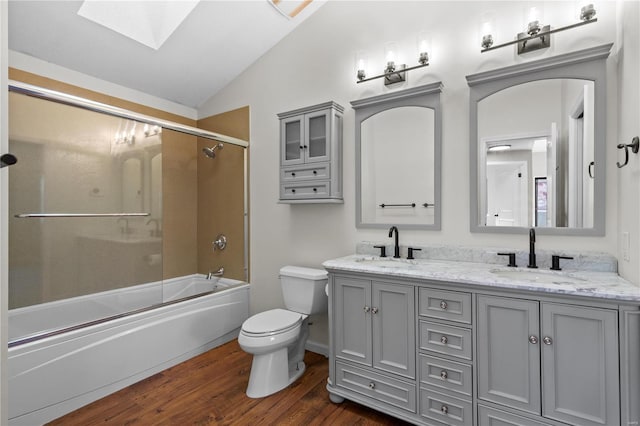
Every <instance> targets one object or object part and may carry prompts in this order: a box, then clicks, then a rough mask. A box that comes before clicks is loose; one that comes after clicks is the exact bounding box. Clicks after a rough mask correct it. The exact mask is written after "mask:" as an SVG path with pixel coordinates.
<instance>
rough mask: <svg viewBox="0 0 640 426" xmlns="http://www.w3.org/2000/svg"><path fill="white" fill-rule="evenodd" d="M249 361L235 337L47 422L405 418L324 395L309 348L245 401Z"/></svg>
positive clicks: (324, 365) (321, 365)
mask: <svg viewBox="0 0 640 426" xmlns="http://www.w3.org/2000/svg"><path fill="white" fill-rule="evenodd" d="M251 359H252V358H251V355H249V354H247V353H245V352H244V351H242V349H240V347H239V346H238V342H237V340H233V341H231V342H229V343H227V344H224V345H222V346H220V347H217V348H215V349H212V350H210V351H208V352H206V353H204V354H202V355H199V356H196V357H194V358H192V359H190V360H187V361H185V362H183V363H181V364H178V365H176V366H174V367H171V368H169V369H167V370H164V371H162V372H160V373H158V374H155V375H153V376H151V377H149V378H147V379H144V380H142V381H140V382H138V383H135V384H133V385H131V386H129V387H127V388H125V389H122V390H120V391H118V392H115V393H113V394H111V395H109V396H106V397H104V398H102V399H100V400H98V401H95V402H93V403H91V404H89V405H87V406H85V407H82V408H80V409H78V410H76V411H74V412H72V413H69V414H67V415H65V416H63V417H61V418H59V419H56V420H54V421H52V422H50V423H48V424H49V425H56V426H57V425H60V426H74V425H82V426H91V425H144V426H146V425H154V426H155V425H180V426H182V425H305V426H307V425H363V426H364V425H407V424H408V423H405V422H403V421H401V420H398V419H396V418H394V417H390V416H387V415H384V414H382V413H379V412H377V411H375V410H372V409H369V408H366V407H364V406H361V405H359V404H356V403H353V402H350V401H346V400H345V402H343V403H342V404H334V403H332V402H331V401H329V394H328V392H327V390H326V384H327V377H328V375H329V366H328V360H327V358H325V357H324V356H322V355H318V354H315V353H313V352H307V353H306V354H305V363H306V365H307V370H306V371H305V373H304V374H303V376H302V377H301V378H300V379H299V380H298V381H297V382H296V383H294V384H293V385H291V386H289V387H288V388H286V389H284V390H282V391H280V392H277V393H276V394H273V395H270V396H268V397H266V398H260V399H251V398H249V397H247V396H246V395H245V389H246V386H247V383H248V380H249V372H250V370H251ZM96 368H99V367H98V366H97V367H96Z"/></svg>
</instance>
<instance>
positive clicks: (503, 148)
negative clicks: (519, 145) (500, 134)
mask: <svg viewBox="0 0 640 426" xmlns="http://www.w3.org/2000/svg"><path fill="white" fill-rule="evenodd" d="M510 149H511V145H509V144H500V145H493V146H490V147H489V148H488V150H489V151H507V150H510Z"/></svg>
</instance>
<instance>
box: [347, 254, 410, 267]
mask: <svg viewBox="0 0 640 426" xmlns="http://www.w3.org/2000/svg"><path fill="white" fill-rule="evenodd" d="M356 262H359V263H364V264H367V265H371V266H378V267H380V268H403V267H408V266H413V265H416V261H415V260H409V259H395V258H393V257H377V256H370V257H362V258H359V259H356Z"/></svg>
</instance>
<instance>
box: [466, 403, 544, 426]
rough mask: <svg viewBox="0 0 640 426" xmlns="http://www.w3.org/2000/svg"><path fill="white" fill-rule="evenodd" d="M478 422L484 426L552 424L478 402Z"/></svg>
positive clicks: (542, 425) (540, 425) (539, 425)
mask: <svg viewBox="0 0 640 426" xmlns="http://www.w3.org/2000/svg"><path fill="white" fill-rule="evenodd" d="M478 424H479V425H483V426H485V425H486V426H551V425H550V424H549V423H543V422H540V421H537V420H533V419H529V418H527V417H521V416H517V415H515V414H511V413H507V412H505V411H502V410H496V409H495V408H490V407H485V406H484V405H481V404H478Z"/></svg>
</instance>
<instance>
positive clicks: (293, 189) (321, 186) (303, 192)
mask: <svg viewBox="0 0 640 426" xmlns="http://www.w3.org/2000/svg"><path fill="white" fill-rule="evenodd" d="M328 196H329V181H308V182H299V183H298V182H293V183H286V184H282V185H280V198H281V199H283V200H295V199H305V198H327V197H328Z"/></svg>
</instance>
